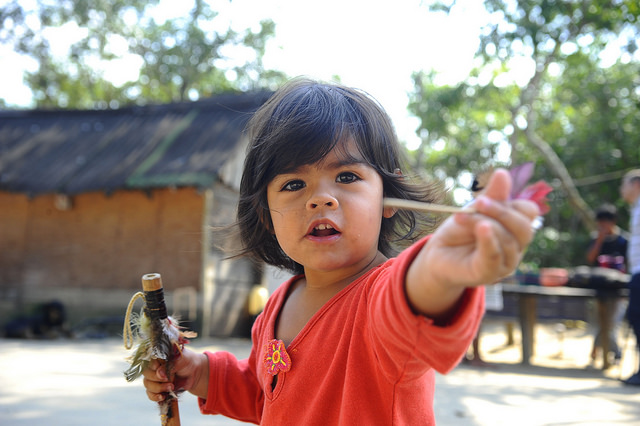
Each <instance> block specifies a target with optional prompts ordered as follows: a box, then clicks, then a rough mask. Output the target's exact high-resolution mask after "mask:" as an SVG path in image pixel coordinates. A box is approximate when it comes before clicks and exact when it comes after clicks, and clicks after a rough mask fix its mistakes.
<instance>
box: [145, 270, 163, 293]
mask: <svg viewBox="0 0 640 426" xmlns="http://www.w3.org/2000/svg"><path fill="white" fill-rule="evenodd" d="M161 288H162V277H161V276H160V274H157V273H152V274H144V275H143V276H142V290H143V291H154V290H160V289H161Z"/></svg>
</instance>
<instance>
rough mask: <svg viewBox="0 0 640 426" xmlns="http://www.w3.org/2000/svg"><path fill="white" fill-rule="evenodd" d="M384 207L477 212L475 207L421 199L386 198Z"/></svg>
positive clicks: (424, 210)
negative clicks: (449, 204)
mask: <svg viewBox="0 0 640 426" xmlns="http://www.w3.org/2000/svg"><path fill="white" fill-rule="evenodd" d="M382 203H383V205H384V207H394V208H397V209H402V210H414V211H420V212H437V213H475V212H476V210H475V209H474V208H473V207H456V206H445V205H443V204H433V203H423V202H421V201H413V200H401V199H399V198H385V199H384V200H382Z"/></svg>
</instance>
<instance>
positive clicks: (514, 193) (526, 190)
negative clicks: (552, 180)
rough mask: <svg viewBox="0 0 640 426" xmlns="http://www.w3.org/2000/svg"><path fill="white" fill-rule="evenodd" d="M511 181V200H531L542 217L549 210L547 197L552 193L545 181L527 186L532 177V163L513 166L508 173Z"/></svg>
mask: <svg viewBox="0 0 640 426" xmlns="http://www.w3.org/2000/svg"><path fill="white" fill-rule="evenodd" d="M509 173H510V174H511V178H512V179H513V188H512V189H511V198H512V199H524V200H531V201H533V202H534V203H536V204H537V205H538V209H540V214H541V215H544V214H547V213H548V212H549V210H551V208H550V207H549V204H548V200H547V195H548V194H549V193H550V192H551V191H553V188H551V186H549V184H547V183H546V182H545V181H542V180H540V181H538V182H536V183H533V184H531V185H528V186H527V182H529V179H531V176H533V163H531V162H528V163H524V164H520V165H519V166H515V167H514V168H513V169H511V170H510V171H509Z"/></svg>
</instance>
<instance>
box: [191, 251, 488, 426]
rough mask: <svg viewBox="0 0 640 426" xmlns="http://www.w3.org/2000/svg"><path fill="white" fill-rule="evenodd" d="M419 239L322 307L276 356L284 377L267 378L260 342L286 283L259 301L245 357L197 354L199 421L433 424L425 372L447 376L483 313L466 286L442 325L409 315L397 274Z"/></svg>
mask: <svg viewBox="0 0 640 426" xmlns="http://www.w3.org/2000/svg"><path fill="white" fill-rule="evenodd" d="M425 241H426V239H425V240H422V241H421V242H419V243H417V244H414V245H413V246H412V247H410V248H409V249H407V250H405V251H404V252H402V253H401V254H400V255H399V256H398V257H397V258H394V259H389V260H388V261H387V262H385V263H383V264H382V265H379V266H378V267H375V268H373V269H372V270H371V271H369V272H367V273H366V274H365V275H363V276H362V277H360V278H358V279H357V280H355V281H354V282H353V283H351V284H349V286H347V287H346V288H344V289H343V290H342V291H341V292H340V293H338V294H337V295H335V296H334V297H333V298H332V299H331V300H330V301H329V302H327V303H326V304H325V305H324V306H323V307H322V308H321V309H320V310H319V311H318V312H317V313H316V314H315V315H314V316H313V317H312V318H311V320H310V321H309V322H308V323H307V325H306V326H305V327H304V328H303V329H302V330H301V331H300V333H299V334H298V336H296V338H295V339H294V340H293V341H292V342H291V344H290V345H289V347H288V348H287V349H286V350H287V353H288V354H289V355H290V358H291V364H292V367H291V370H290V371H289V372H286V373H282V372H281V373H280V374H279V375H278V380H277V384H276V386H275V388H274V389H273V390H272V385H271V384H272V381H273V376H271V375H270V374H268V373H267V371H266V368H265V366H264V364H263V357H264V347H265V344H266V343H267V342H268V341H270V340H272V339H274V338H275V337H274V330H275V322H276V319H277V316H278V313H279V312H280V310H281V309H282V306H283V304H284V302H285V298H286V295H287V293H288V290H289V288H290V287H291V285H292V284H293V283H294V282H295V280H296V279H298V278H299V277H294V278H292V279H291V280H289V281H287V282H286V283H284V284H283V285H281V286H280V288H278V289H277V290H276V291H275V292H274V294H273V295H272V296H271V298H270V299H269V301H268V303H267V305H266V307H265V310H264V312H263V313H262V314H261V315H260V317H259V318H258V319H257V321H256V323H255V325H254V327H253V330H252V339H253V348H252V351H251V354H250V356H249V358H248V359H246V360H240V361H238V360H236V358H235V357H234V356H233V355H232V354H230V353H227V352H217V353H207V356H208V357H209V364H210V365H209V367H210V375H209V390H208V395H207V399H206V400H199V403H200V409H201V411H202V413H205V414H223V415H225V416H228V417H232V418H235V419H238V420H242V421H246V422H253V423H258V424H263V425H323V426H324V425H348V426H351V425H355V424H363V425H376V424H379V425H418V424H420V425H430V424H434V423H435V420H434V413H433V395H434V386H435V383H434V379H435V378H434V376H435V372H434V370H436V371H438V372H440V373H446V372H448V371H450V370H451V369H453V367H455V365H456V364H457V363H458V362H459V360H460V359H461V358H462V356H463V355H464V353H465V352H466V350H467V348H468V346H469V344H470V343H471V341H472V339H473V337H474V336H475V333H476V330H477V328H478V325H479V322H480V320H481V318H482V315H483V312H484V297H483V289H482V288H478V289H467V290H466V291H465V293H464V294H463V296H462V300H461V303H460V305H459V308H458V311H457V313H456V314H455V315H454V317H453V318H452V320H451V321H450V323H449V324H446V325H444V326H438V325H435V324H434V323H433V321H432V320H430V319H429V318H426V317H424V316H420V315H416V314H414V313H413V312H412V311H411V309H410V307H409V305H408V302H407V297H406V292H405V283H404V281H405V275H406V272H407V269H408V267H409V265H410V264H411V262H412V261H413V259H414V258H415V256H416V255H417V253H418V252H419V250H420V248H422V246H423V245H424V243H425Z"/></svg>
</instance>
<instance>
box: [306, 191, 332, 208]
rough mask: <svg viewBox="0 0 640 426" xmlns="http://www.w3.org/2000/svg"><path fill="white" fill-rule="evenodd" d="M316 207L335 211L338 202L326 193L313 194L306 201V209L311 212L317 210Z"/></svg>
mask: <svg viewBox="0 0 640 426" xmlns="http://www.w3.org/2000/svg"><path fill="white" fill-rule="evenodd" d="M318 207H328V208H330V209H336V208H337V207H338V200H337V199H336V198H335V197H333V196H332V195H330V194H327V193H320V194H314V195H313V196H312V197H311V198H309V200H308V201H307V209H310V210H313V209H317V208H318Z"/></svg>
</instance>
